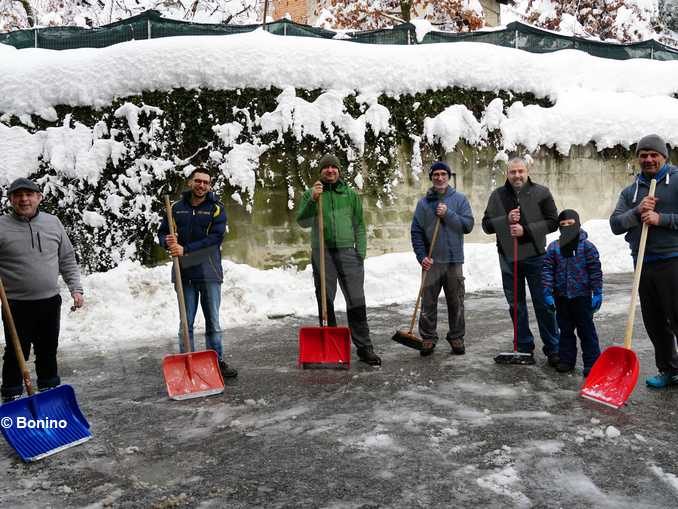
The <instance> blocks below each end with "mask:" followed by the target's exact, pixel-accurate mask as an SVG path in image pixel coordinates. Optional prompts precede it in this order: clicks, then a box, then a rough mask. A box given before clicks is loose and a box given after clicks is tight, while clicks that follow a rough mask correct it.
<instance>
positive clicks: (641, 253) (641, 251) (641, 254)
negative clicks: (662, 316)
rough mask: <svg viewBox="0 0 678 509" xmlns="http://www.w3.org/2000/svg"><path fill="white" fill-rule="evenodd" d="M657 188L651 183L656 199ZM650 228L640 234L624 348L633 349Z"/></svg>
mask: <svg viewBox="0 0 678 509" xmlns="http://www.w3.org/2000/svg"><path fill="white" fill-rule="evenodd" d="M656 187H657V179H652V180H651V181H650V192H649V193H648V194H647V195H648V196H650V197H654V191H655V188H656ZM648 229H649V226H648V224H647V223H643V229H642V230H641V232H640V243H639V244H638V258H637V261H636V270H635V272H634V273H633V289H632V290H631V303H630V304H629V316H628V317H627V319H626V331H625V332H624V348H626V349H627V350H630V349H631V335H632V334H633V321H634V320H635V318H636V296H637V294H638V288H639V287H640V273H641V272H642V271H643V258H645V244H646V243H647V231H648Z"/></svg>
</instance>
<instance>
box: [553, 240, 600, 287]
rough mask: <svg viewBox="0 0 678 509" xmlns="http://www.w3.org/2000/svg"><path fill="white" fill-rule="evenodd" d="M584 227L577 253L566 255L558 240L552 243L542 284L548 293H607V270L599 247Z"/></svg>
mask: <svg viewBox="0 0 678 509" xmlns="http://www.w3.org/2000/svg"><path fill="white" fill-rule="evenodd" d="M587 239H588V235H587V233H586V232H585V231H584V230H580V233H579V245H577V252H576V253H575V255H574V256H572V257H569V258H565V257H564V256H563V255H562V254H561V252H560V245H559V244H558V241H557V240H554V241H553V242H551V243H550V244H549V246H548V248H547V249H546V255H545V256H544V267H543V270H542V285H543V286H544V291H545V292H548V291H550V292H552V293H553V295H555V296H556V297H566V298H568V299H573V298H574V297H590V296H591V295H592V294H594V295H595V294H602V293H603V272H602V270H601V269H600V256H599V255H598V250H597V249H596V246H594V245H593V243H592V242H590V241H589V240H587Z"/></svg>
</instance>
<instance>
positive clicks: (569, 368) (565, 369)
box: [556, 362, 574, 373]
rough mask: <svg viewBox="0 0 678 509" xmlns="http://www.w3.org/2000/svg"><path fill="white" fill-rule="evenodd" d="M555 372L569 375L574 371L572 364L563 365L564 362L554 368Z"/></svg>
mask: <svg viewBox="0 0 678 509" xmlns="http://www.w3.org/2000/svg"><path fill="white" fill-rule="evenodd" d="M556 371H557V372H558V373H569V372H570V371H574V366H573V365H572V364H565V363H564V362H559V363H558V365H557V366H556Z"/></svg>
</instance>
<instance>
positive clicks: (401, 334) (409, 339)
mask: <svg viewBox="0 0 678 509" xmlns="http://www.w3.org/2000/svg"><path fill="white" fill-rule="evenodd" d="M439 229H440V217H437V218H436V226H435V228H434V229H433V237H432V238H431V245H430V246H429V248H428V257H429V258H431V257H432V256H433V248H434V247H435V245H436V240H438V230H439ZM427 275H428V270H423V269H422V271H421V285H420V286H419V295H417V302H416V303H415V305H414V313H413V314H412V320H411V321H410V329H409V330H397V331H396V332H395V334H394V335H393V337H392V338H391V339H392V340H393V341H395V342H396V343H400V344H401V345H405V346H409V347H410V348H414V349H415V350H419V351H421V350H428V349H429V348H432V347H433V341H431V340H425V339H421V338H420V337H418V336H415V335H414V334H413V333H412V330H413V329H414V322H415V321H416V319H417V311H419V303H420V302H421V294H422V293H423V292H424V284H425V283H426V276H427Z"/></svg>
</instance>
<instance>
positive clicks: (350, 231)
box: [297, 154, 381, 366]
mask: <svg viewBox="0 0 678 509" xmlns="http://www.w3.org/2000/svg"><path fill="white" fill-rule="evenodd" d="M318 168H319V170H320V179H319V180H317V181H316V182H315V183H314V184H313V187H311V188H310V189H307V190H306V192H305V193H304V195H303V196H302V198H301V203H300V204H299V210H298V212H297V222H298V223H299V225H300V226H302V227H304V228H307V227H309V226H310V227H311V244H312V265H313V281H314V283H315V295H316V300H317V301H318V314H319V316H320V317H322V311H321V307H322V304H321V296H320V267H319V256H320V254H321V253H320V242H319V237H318V222H317V220H316V217H317V215H318V214H317V211H318V200H319V199H320V197H321V196H322V205H323V206H322V211H323V224H324V228H323V238H324V240H325V253H324V257H325V280H326V288H327V322H328V325H329V326H331V327H332V326H336V325H337V318H336V316H335V314H334V297H335V295H336V293H337V280H338V281H339V285H340V286H341V292H342V293H343V294H344V299H345V300H346V314H347V315H348V325H349V327H350V329H351V338H352V340H353V344H354V345H355V346H356V348H357V351H358V358H360V360H361V361H363V362H365V363H367V364H369V365H371V366H379V365H380V364H381V358H380V357H379V356H378V355H377V354H376V353H374V348H373V346H372V340H371V339H370V330H369V327H368V326H367V307H366V305H365V290H364V288H363V287H364V281H365V268H364V260H365V255H366V252H367V236H366V233H365V221H364V219H363V206H362V203H361V201H360V197H359V196H358V193H356V192H355V191H354V190H353V189H351V188H350V187H348V186H347V185H346V183H344V181H343V180H341V178H340V170H341V165H340V163H339V159H337V157H336V156H334V155H333V154H325V155H324V156H322V157H321V158H320V162H319V163H318ZM320 322H321V323H320V325H322V318H320Z"/></svg>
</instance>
